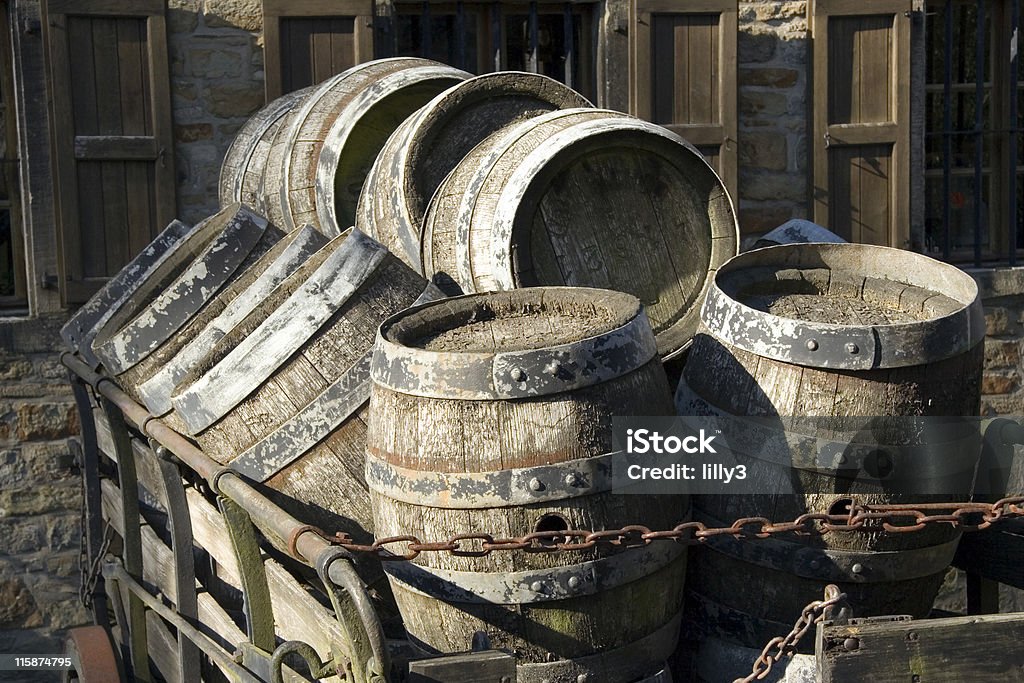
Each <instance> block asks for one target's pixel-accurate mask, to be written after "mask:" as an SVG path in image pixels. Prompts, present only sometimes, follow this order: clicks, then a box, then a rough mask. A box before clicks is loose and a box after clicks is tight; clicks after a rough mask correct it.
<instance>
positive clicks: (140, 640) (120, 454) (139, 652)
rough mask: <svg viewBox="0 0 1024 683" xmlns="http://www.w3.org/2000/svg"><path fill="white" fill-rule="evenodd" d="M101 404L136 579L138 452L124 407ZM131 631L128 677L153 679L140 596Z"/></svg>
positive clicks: (133, 606)
mask: <svg viewBox="0 0 1024 683" xmlns="http://www.w3.org/2000/svg"><path fill="white" fill-rule="evenodd" d="M100 407H101V408H102V410H103V413H104V415H105V416H106V418H107V423H108V424H109V425H110V436H111V439H112V441H113V442H114V455H115V457H116V458H117V473H118V479H119V481H118V485H119V488H120V490H121V508H122V515H123V519H122V523H123V526H122V527H121V528H122V529H123V530H124V537H123V538H124V569H125V571H126V572H127V573H128V575H129V576H131V577H132V578H133V579H134V580H135V581H139V582H141V581H142V526H141V523H140V521H139V478H138V475H137V473H136V471H135V453H134V451H133V449H132V443H131V436H130V435H129V433H128V424H127V423H126V422H125V419H124V414H123V413H121V410H120V409H119V408H118V407H117V406H116V405H115V404H114V403H113V402H112V401H111V400H110V399H108V398H106V397H105V396H101V397H100ZM128 635H129V637H130V639H131V659H130V662H129V664H130V670H129V672H128V673H129V677H130V678H133V679H135V680H138V681H144V682H148V681H150V680H151V679H150V674H149V652H148V650H149V643H148V639H147V637H146V608H145V606H144V605H143V604H142V601H141V600H140V599H139V597H138V596H137V595H136V594H134V593H132V594H130V595H129V596H128Z"/></svg>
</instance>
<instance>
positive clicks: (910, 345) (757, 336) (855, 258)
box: [701, 243, 985, 370]
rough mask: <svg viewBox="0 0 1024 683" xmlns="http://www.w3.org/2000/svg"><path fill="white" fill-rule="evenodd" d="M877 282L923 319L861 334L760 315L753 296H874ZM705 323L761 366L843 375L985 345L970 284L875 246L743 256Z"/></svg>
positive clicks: (864, 328) (726, 271)
mask: <svg viewBox="0 0 1024 683" xmlns="http://www.w3.org/2000/svg"><path fill="white" fill-rule="evenodd" d="M784 281H785V284H784V285H779V284H778V283H782V282H784ZM873 281H877V282H880V283H892V284H894V285H895V286H896V287H897V290H896V291H895V293H894V294H893V295H892V296H895V297H896V299H895V300H896V301H897V302H899V304H900V305H904V307H907V306H911V305H912V306H914V307H915V309H916V311H918V312H919V313H920V314H921V315H919V316H918V318H919V319H915V320H901V321H896V322H892V323H889V324H859V325H858V324H837V323H829V322H817V321H813V320H801V319H797V318H793V317H783V316H780V315H776V314H773V313H771V312H768V311H766V310H761V309H759V308H758V307H756V306H755V305H754V303H753V302H754V299H753V298H752V297H751V294H750V293H751V291H754V290H752V287H756V286H764V285H770V286H772V287H776V288H777V287H778V286H785V287H789V288H790V289H791V290H792V288H794V287H796V288H797V289H796V290H795V291H798V292H806V293H810V294H811V295H814V294H815V292H817V293H818V294H822V293H823V291H822V290H825V291H829V288H830V287H831V288H833V289H834V288H836V286H838V285H839V284H840V283H842V285H841V286H843V287H846V288H851V287H852V289H853V290H854V294H855V295H856V294H857V293H858V291H859V292H862V293H864V294H866V293H867V290H865V283H866V282H873ZM858 287H859V288H860V290H858V289H857V288H858ZM898 288H903V290H900V289H898ZM759 291H763V290H759ZM776 291H777V289H776ZM922 291H923V292H924V294H923V295H922V294H921V292H922ZM930 300H931V301H935V302H938V303H941V306H939V305H935V306H931V305H929V301H930ZM701 321H702V322H703V323H704V325H705V326H706V327H707V329H708V331H709V333H710V334H711V335H713V336H715V337H717V338H718V339H720V340H721V341H724V342H726V343H727V344H730V345H732V346H734V347H737V348H740V349H743V350H745V351H750V352H751V353H755V354H757V355H759V356H764V357H767V358H772V359H774V360H778V361H782V362H785V363H793V364H796V365H806V366H809V367H819V368H836V369H843V370H871V369H875V368H895V367H904V366H909V365H921V364H925V363H932V362H936V361H940V360H944V359H946V358H951V357H953V356H956V355H958V354H961V353H963V352H964V351H966V350H968V349H970V348H972V347H973V346H974V345H975V344H977V343H979V342H980V341H982V339H983V338H984V335H985V321H984V314H983V312H982V308H981V300H980V297H979V292H978V286H977V283H976V282H975V281H974V279H973V278H972V277H971V276H970V275H968V274H967V273H965V272H963V271H962V270H960V269H959V268H957V267H955V266H952V265H949V264H947V263H942V262H940V261H936V260H935V259H932V258H930V257H928V256H924V255H923V254H917V253H914V252H910V251H905V250H902V249H893V248H890V247H880V246H874V245H866V244H825V243H811V244H787V245H780V246H773V247H766V248H763V249H756V250H754V251H749V252H746V253H744V254H740V255H739V256H736V257H735V258H733V259H731V260H730V261H729V262H728V263H726V264H725V265H724V266H722V268H720V269H719V271H718V273H717V274H716V275H715V278H714V283H713V284H712V286H711V288H710V289H709V290H708V295H707V299H706V300H705V302H704V306H703V308H702V309H701Z"/></svg>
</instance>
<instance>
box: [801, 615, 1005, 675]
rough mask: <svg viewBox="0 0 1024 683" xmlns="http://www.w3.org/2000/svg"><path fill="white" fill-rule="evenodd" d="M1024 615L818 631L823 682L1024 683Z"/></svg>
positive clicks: (884, 624) (882, 624)
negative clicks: (991, 682)
mask: <svg viewBox="0 0 1024 683" xmlns="http://www.w3.org/2000/svg"><path fill="white" fill-rule="evenodd" d="M1022 641H1024V613H1016V614H1000V615H989V616H970V617H953V618H947V619H927V620H921V621H893V622H876V623H865V624H856V623H855V624H853V625H849V626H824V627H819V633H818V648H817V657H818V673H819V677H820V680H821V683H845V682H846V681H871V682H872V683H897V682H898V683H906V682H907V681H922V682H923V681H943V682H944V683H960V682H963V683H968V682H970V683H973V682H974V681H1024V648H1021V647H1020V643H1021V642H1022Z"/></svg>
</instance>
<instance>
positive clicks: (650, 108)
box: [630, 0, 737, 197]
mask: <svg viewBox="0 0 1024 683" xmlns="http://www.w3.org/2000/svg"><path fill="white" fill-rule="evenodd" d="M631 23H632V30H631V31H630V36H631V41H632V42H631V46H630V53H631V58H630V81H631V84H632V86H631V91H630V95H631V97H630V111H631V112H632V113H633V114H634V115H636V116H639V117H641V118H644V119H647V120H648V121H653V122H654V123H658V124H661V125H662V126H665V127H666V128H668V129H670V130H673V131H675V132H677V133H679V135H681V136H682V137H683V138H685V139H686V140H687V141H689V142H690V143H691V144H693V145H695V146H696V147H697V148H698V149H700V151H701V153H702V154H704V156H705V157H707V159H708V161H710V162H711V164H712V166H714V167H715V169H716V170H717V171H718V173H719V175H720V176H722V180H723V181H724V182H725V185H726V187H727V188H728V189H729V192H730V193H731V194H732V195H733V197H736V196H737V195H736V189H737V188H736V178H737V171H736V0H692V1H691V0H636V1H635V2H634V3H633V10H632V17H631Z"/></svg>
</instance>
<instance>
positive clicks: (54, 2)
mask: <svg viewBox="0 0 1024 683" xmlns="http://www.w3.org/2000/svg"><path fill="white" fill-rule="evenodd" d="M46 6H47V9H48V10H49V12H50V14H65V15H72V16H85V15H91V16H97V15H100V16H104V15H106V16H117V17H148V16H153V15H163V13H164V3H163V0H89V2H87V3H84V2H82V1H81V0H47V3H46Z"/></svg>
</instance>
